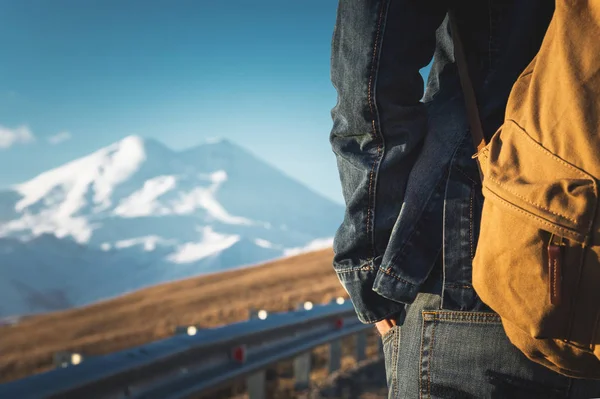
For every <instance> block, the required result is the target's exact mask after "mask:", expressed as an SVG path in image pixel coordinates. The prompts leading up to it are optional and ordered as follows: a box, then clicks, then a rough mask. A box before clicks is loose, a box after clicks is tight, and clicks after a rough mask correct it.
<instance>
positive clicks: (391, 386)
mask: <svg viewBox="0 0 600 399" xmlns="http://www.w3.org/2000/svg"><path fill="white" fill-rule="evenodd" d="M399 342H400V326H398V325H396V326H393V327H392V328H391V329H389V330H388V331H386V333H385V334H383V335H382V336H381V343H382V345H383V357H384V360H385V376H386V380H387V386H388V391H389V398H396V397H397V392H398V349H399Z"/></svg>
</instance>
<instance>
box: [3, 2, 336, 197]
mask: <svg viewBox="0 0 600 399" xmlns="http://www.w3.org/2000/svg"><path fill="white" fill-rule="evenodd" d="M336 6H337V3H336V1H334V0H304V1H302V2H292V1H281V0H259V1H246V0H229V1H227V2H224V1H206V0H170V1H166V0H165V1H158V0H135V1H134V0H101V1H100V0H94V1H92V0H53V1H44V0H0V49H1V51H2V55H3V60H2V62H0V147H1V148H0V171H1V172H0V187H6V186H8V185H10V184H14V183H17V182H20V181H23V180H26V179H28V178H31V177H33V176H34V175H36V174H38V173H40V172H42V171H44V170H47V169H49V168H52V167H55V166H58V165H60V164H62V163H64V162H67V161H69V160H72V159H74V158H76V157H80V156H83V155H85V154H87V153H90V152H92V151H94V150H96V149H98V148H100V147H102V146H105V145H108V144H110V143H112V142H114V141H117V140H119V139H121V138H123V137H125V136H127V135H130V134H137V135H140V136H144V137H150V138H155V139H158V140H160V141H162V142H163V143H165V144H166V145H168V146H169V147H171V148H174V149H183V148H187V147H190V146H194V145H197V144H199V143H201V142H203V141H204V140H205V139H208V138H213V137H226V138H228V139H230V140H232V141H234V142H236V143H238V144H240V145H242V146H243V147H245V148H247V149H248V150H250V151H251V152H252V153H254V154H256V155H257V156H259V157H260V158H262V159H264V160H265V161H267V162H269V163H270V164H272V165H275V166H277V167H278V168H280V169H281V170H283V171H284V172H285V173H287V174H288V175H290V176H292V177H294V178H296V179H298V180H300V181H301V182H303V183H305V184H306V185H308V186H309V187H311V188H313V189H314V190H315V191H317V192H319V193H322V194H323V195H325V196H327V197H328V198H331V199H333V200H335V201H337V202H340V203H341V202H342V197H341V189H340V185H339V178H338V173H337V169H336V165H335V158H334V156H333V153H332V152H331V148H330V146H329V141H328V135H329V130H330V128H331V117H330V110H331V108H332V107H333V106H334V105H335V101H336V98H335V95H336V94H335V90H334V89H333V87H332V85H331V82H330V80H329V57H330V42H331V34H332V31H333V26H334V22H335V10H336ZM7 132H8V133H7ZM7 134H12V136H11V137H13V138H14V140H8V141H7V139H6V137H7ZM2 137H5V138H4V140H3V139H2Z"/></svg>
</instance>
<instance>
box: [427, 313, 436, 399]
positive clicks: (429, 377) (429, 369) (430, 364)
mask: <svg viewBox="0 0 600 399" xmlns="http://www.w3.org/2000/svg"><path fill="white" fill-rule="evenodd" d="M436 326H437V320H434V321H433V327H432V328H431V342H430V343H429V362H428V364H427V394H428V396H429V397H430V398H431V368H432V367H433V346H434V344H435V328H436Z"/></svg>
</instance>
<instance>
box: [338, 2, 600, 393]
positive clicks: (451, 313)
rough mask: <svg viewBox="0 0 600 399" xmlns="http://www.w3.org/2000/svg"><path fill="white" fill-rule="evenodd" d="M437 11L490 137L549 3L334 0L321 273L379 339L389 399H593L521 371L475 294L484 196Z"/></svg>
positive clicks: (570, 385)
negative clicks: (332, 186) (336, 199)
mask: <svg viewBox="0 0 600 399" xmlns="http://www.w3.org/2000/svg"><path fill="white" fill-rule="evenodd" d="M449 10H452V12H453V14H454V17H455V21H456V25H457V27H458V31H459V33H460V36H461V39H462V43H463V47H464V52H465V54H466V61H467V62H466V64H467V66H468V70H469V74H470V78H471V81H472V85H473V87H474V91H475V95H476V99H477V106H478V110H479V114H480V115H479V116H480V120H481V125H482V129H483V132H484V135H485V136H486V138H487V139H488V140H489V138H490V137H491V136H492V135H493V134H494V132H495V131H496V130H497V129H498V128H499V127H500V126H501V125H502V123H503V120H504V112H505V107H506V103H507V99H508V96H509V93H510V90H511V87H512V85H513V83H514V82H515V81H516V79H517V78H518V76H519V74H520V73H521V72H522V70H523V69H524V68H525V67H526V66H527V65H528V64H529V63H530V61H531V60H532V59H533V58H534V56H535V54H536V53H537V51H538V50H539V48H540V45H541V43H542V40H543V38H544V33H545V31H546V29H547V27H548V24H549V22H550V20H551V18H552V15H553V11H554V2H552V1H548V0H528V1H516V0H512V1H511V0H488V1H481V0H477V1H474V0H463V1H445V0H420V1H412V0H340V1H339V4H338V10H337V20H336V23H335V28H334V33H333V40H332V57H331V79H332V83H333V85H334V86H335V88H336V90H337V93H338V100H337V104H336V105H335V107H334V108H333V110H332V119H333V127H332V129H331V134H330V142H331V146H332V149H333V151H334V153H335V155H336V159H337V165H338V169H339V174H340V180H341V183H342V190H343V195H344V199H345V203H346V212H345V215H344V220H343V222H342V224H341V226H340V227H339V229H338V231H337V233H336V236H335V239H334V252H335V255H334V260H333V267H334V269H335V271H336V273H337V276H338V278H339V280H340V282H341V284H342V285H343V286H344V288H345V289H346V291H347V292H348V294H349V296H350V298H351V300H352V303H353V305H354V308H355V310H356V313H357V316H358V318H359V319H360V321H361V322H363V323H373V324H375V326H376V327H377V330H378V331H379V332H380V334H381V336H382V337H381V339H382V344H383V351H384V357H385V368H386V377H387V383H388V388H389V397H390V398H409V399H410V398H529V399H532V398H544V399H550V398H590V397H600V382H599V381H591V380H582V379H573V378H568V377H565V376H563V375H560V374H557V373H555V372H553V371H551V370H549V369H547V368H545V367H543V366H541V365H539V364H537V363H533V362H531V361H530V360H528V359H527V358H526V357H525V356H524V355H523V354H522V353H521V352H520V351H519V350H518V349H517V348H516V347H514V346H513V345H512V344H511V343H510V341H509V340H508V338H507V337H506V335H505V333H504V330H503V327H502V324H501V320H500V318H499V316H498V315H497V314H495V313H494V312H493V311H492V310H491V309H490V308H489V307H488V306H487V305H486V304H485V303H483V302H482V301H481V300H480V299H479V297H478V296H477V293H476V291H475V290H474V289H473V286H472V282H471V263H472V259H473V256H474V254H475V250H476V244H477V239H478V234H479V219H480V216H481V210H482V204H483V196H482V192H481V180H480V177H479V171H478V168H477V164H476V162H475V160H473V159H472V155H473V154H474V153H475V148H474V145H473V143H472V140H471V135H470V132H469V122H468V116H467V112H466V109H465V102H464V98H463V92H462V89H461V84H460V79H459V74H458V71H457V66H456V62H455V61H456V60H455V57H454V46H453V39H452V34H453V32H452V30H451V28H450V23H449V18H448V11H449ZM432 57H433V61H431V60H432ZM430 61H431V70H430V72H429V77H428V80H427V85H426V88H425V87H424V86H425V85H424V82H423V79H422V77H421V75H420V70H421V69H422V68H424V67H426V66H427V65H428V64H429V63H430ZM515 234H518V232H515Z"/></svg>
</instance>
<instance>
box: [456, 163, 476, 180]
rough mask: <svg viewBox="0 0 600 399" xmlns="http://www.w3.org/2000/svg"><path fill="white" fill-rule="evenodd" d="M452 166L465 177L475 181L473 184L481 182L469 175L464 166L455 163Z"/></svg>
mask: <svg viewBox="0 0 600 399" xmlns="http://www.w3.org/2000/svg"><path fill="white" fill-rule="evenodd" d="M452 167H453V168H454V169H455V170H456V171H457V172H459V173H460V174H461V175H463V176H464V177H466V178H467V179H469V181H471V183H473V184H479V182H478V181H477V180H475V179H473V178H472V177H471V176H469V175H468V174H467V172H465V171H464V170H463V169H462V168H460V167H458V166H456V165H453V166H452Z"/></svg>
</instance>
